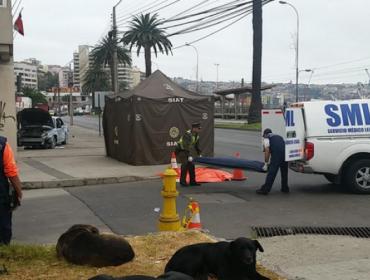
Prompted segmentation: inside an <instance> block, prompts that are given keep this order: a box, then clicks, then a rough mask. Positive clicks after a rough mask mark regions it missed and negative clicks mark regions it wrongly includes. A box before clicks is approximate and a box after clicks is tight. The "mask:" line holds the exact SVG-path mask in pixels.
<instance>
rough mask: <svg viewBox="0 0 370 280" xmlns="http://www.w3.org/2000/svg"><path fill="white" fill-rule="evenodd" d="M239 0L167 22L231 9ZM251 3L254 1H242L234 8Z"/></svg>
mask: <svg viewBox="0 0 370 280" xmlns="http://www.w3.org/2000/svg"><path fill="white" fill-rule="evenodd" d="M238 1H240V0H236V1H232V2H229V3H227V4H224V5H221V6H217V7H214V8H212V9H209V10H205V11H201V12H199V13H195V14H191V15H188V16H184V17H180V18H175V19H171V20H166V21H165V22H171V21H179V20H184V19H188V18H190V17H195V16H199V15H203V14H207V13H211V12H215V11H219V10H222V11H227V10H229V9H230V8H228V6H230V4H231V3H234V2H238ZM251 3H252V1H248V2H245V3H242V4H237V5H234V6H233V7H232V8H238V7H240V6H243V5H247V4H251ZM232 8H231V9H232Z"/></svg>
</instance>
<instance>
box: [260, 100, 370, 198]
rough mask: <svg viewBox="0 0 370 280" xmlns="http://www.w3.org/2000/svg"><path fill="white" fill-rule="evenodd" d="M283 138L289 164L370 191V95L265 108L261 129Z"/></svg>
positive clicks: (358, 190)
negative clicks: (270, 130)
mask: <svg viewBox="0 0 370 280" xmlns="http://www.w3.org/2000/svg"><path fill="white" fill-rule="evenodd" d="M265 128H271V129H272V131H273V133H274V132H275V133H277V134H280V135H281V136H283V137H284V138H285V145H286V154H285V159H286V160H287V161H289V167H290V169H292V170H294V171H296V172H301V173H312V174H322V175H324V176H325V178H326V179H328V180H329V181H330V182H332V183H334V184H338V185H339V184H342V185H343V186H344V187H346V188H347V189H348V190H350V191H352V192H355V193H362V194H367V193H369V194H370V100H366V99H360V100H349V101H318V102H301V103H296V104H292V105H291V107H290V108H287V109H286V110H285V112H283V111H282V110H276V109H275V110H262V131H263V130H264V129H265Z"/></svg>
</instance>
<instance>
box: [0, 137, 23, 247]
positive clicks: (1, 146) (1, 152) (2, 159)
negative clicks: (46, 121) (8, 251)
mask: <svg viewBox="0 0 370 280" xmlns="http://www.w3.org/2000/svg"><path fill="white" fill-rule="evenodd" d="M8 180H9V181H10V182H11V183H12V186H13V187H14V190H15V192H16V193H15V195H16V196H18V201H21V199H22V188H21V182H20V180H19V177H18V168H17V166H16V165H15V162H14V155H13V151H12V149H11V147H10V145H9V143H8V142H7V139H6V138H4V137H2V136H0V246H1V245H8V244H9V243H10V240H11V239H12V211H15V210H16V209H17V208H18V206H19V205H12V206H11V205H10V201H9V181H8Z"/></svg>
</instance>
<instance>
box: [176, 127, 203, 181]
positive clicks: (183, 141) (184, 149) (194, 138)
mask: <svg viewBox="0 0 370 280" xmlns="http://www.w3.org/2000/svg"><path fill="white" fill-rule="evenodd" d="M201 128H202V127H201V124H200V123H199V122H198V123H193V124H192V125H191V129H190V130H188V131H186V133H185V134H184V135H183V136H182V137H181V138H180V140H179V141H178V143H177V148H176V152H175V153H176V155H177V156H178V158H179V160H180V162H181V177H180V185H182V186H184V187H187V186H189V185H188V184H187V183H186V175H187V173H188V171H189V177H190V186H200V184H198V183H197V181H196V180H195V165H194V163H193V158H192V156H191V155H190V151H191V149H192V148H193V147H194V148H195V151H196V152H197V154H198V156H200V157H201V152H202V151H201V150H200V148H199V132H200V130H201Z"/></svg>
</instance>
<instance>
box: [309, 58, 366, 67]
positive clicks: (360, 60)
mask: <svg viewBox="0 0 370 280" xmlns="http://www.w3.org/2000/svg"><path fill="white" fill-rule="evenodd" d="M366 59H370V56H369V57H365V58H360V59H355V60H351V61H347V62H342V63H337V64H332V65H329V66H325V67H317V68H315V69H324V68H329V67H334V66H338V65H343V64H348V63H352V62H356V61H361V60H366Z"/></svg>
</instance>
